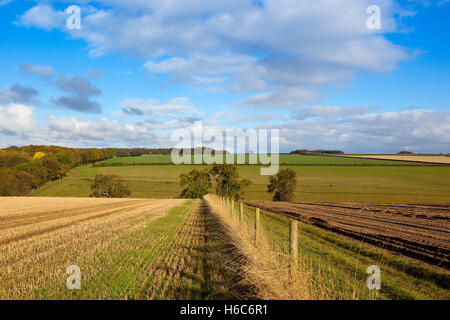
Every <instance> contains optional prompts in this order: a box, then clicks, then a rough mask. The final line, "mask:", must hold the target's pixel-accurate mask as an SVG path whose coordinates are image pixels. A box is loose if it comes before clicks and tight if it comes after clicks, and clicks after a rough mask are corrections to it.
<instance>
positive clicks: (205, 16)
mask: <svg viewBox="0 0 450 320" xmlns="http://www.w3.org/2000/svg"><path fill="white" fill-rule="evenodd" d="M69 5H78V6H80V8H81V29H80V30H69V29H67V27H66V20H67V18H68V16H69V15H68V14H66V13H65V12H64V10H65V9H66V8H67V7H68V6H69ZM370 5H377V6H379V7H380V10H381V29H376V30H369V29H368V28H367V26H366V20H367V18H368V17H369V14H367V12H366V9H367V7H368V6H370ZM0 13H1V14H0V37H1V41H0V70H1V71H2V72H1V74H0V138H1V140H0V141H1V142H0V147H6V146H9V145H27V144H56V145H65V146H69V147H88V146H95V147H138V146H142V147H168V146H173V145H174V142H173V141H171V139H170V135H171V132H173V130H175V129H178V128H190V127H191V126H192V123H193V122H194V121H196V120H203V124H204V126H205V127H210V128H218V129H219V130H223V129H225V128H243V129H247V128H255V129H258V128H276V129H280V150H281V151H283V152H288V151H290V150H293V149H298V148H308V149H310V148H321V149H342V150H344V151H346V152H353V153H356V152H361V153H364V152H398V151H400V150H410V151H416V152H445V153H447V152H450V108H449V102H450V33H449V30H450V21H449V19H448V17H449V16H450V1H446V0H440V1H425V0H424V1H419V0H416V1H394V0H380V1H378V0H371V1H369V0H367V1H366V0H343V1H335V0H318V1H306V0H278V1H275V0H266V1H260V2H258V3H256V2H254V1H241V0H239V1H238V0H229V1H213V0H209V1H206V0H183V1H174V0H167V1H164V2H163V3H161V2H160V1H138V0H130V1H126V2H122V1H119V0H99V1H89V0H83V1H7V0H0Z"/></svg>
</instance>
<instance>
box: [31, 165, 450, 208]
mask: <svg viewBox="0 0 450 320" xmlns="http://www.w3.org/2000/svg"><path fill="white" fill-rule="evenodd" d="M194 168H197V169H198V167H196V166H164V165H162V166H158V165H154V166H126V167H104V168H90V167H88V166H83V167H79V168H76V169H74V170H72V172H71V173H70V174H69V176H68V177H66V178H64V179H63V180H59V181H56V182H53V183H50V184H48V185H46V186H45V187H43V188H41V189H40V190H38V191H37V192H35V194H34V195H36V196H55V197H58V196H62V197H65V196H75V197H88V196H89V194H90V189H89V185H90V183H91V182H92V181H93V178H94V176H95V174H96V173H98V172H101V173H113V174H117V175H120V176H122V177H124V178H125V179H127V180H128V181H129V183H130V187H131V191H132V193H131V196H132V197H135V198H167V197H177V196H178V195H179V194H180V192H181V187H180V185H179V176H180V174H181V173H186V172H188V171H190V170H192V169H194ZM281 168H291V169H292V170H294V171H296V172H297V177H298V178H297V190H296V192H295V200H296V201H301V202H373V203H448V201H449V200H448V199H449V196H450V182H449V181H450V167H357V166H355V167H326V166H325V167H323V166H308V167H301V166H300V167H299V166H292V167H289V166H282V167H281ZM239 170H240V173H241V175H242V176H243V177H244V178H247V179H249V180H250V181H252V185H250V186H249V187H248V188H247V189H246V190H245V191H246V192H245V197H246V199H248V200H270V199H271V198H270V195H269V194H268V193H267V192H266V188H267V183H268V179H269V178H268V177H267V176H261V175H260V169H259V167H258V166H240V167H239Z"/></svg>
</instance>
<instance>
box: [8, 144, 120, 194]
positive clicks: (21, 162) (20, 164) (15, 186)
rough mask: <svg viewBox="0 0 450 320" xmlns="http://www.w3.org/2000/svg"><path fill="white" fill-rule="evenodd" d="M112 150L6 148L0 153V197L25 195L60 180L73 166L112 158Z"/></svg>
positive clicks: (34, 147)
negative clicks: (50, 182)
mask: <svg viewBox="0 0 450 320" xmlns="http://www.w3.org/2000/svg"><path fill="white" fill-rule="evenodd" d="M114 155H115V150H114V149H70V148H64V147H57V146H26V147H9V148H6V149H1V150H0V196H21V195H27V194H28V193H30V192H31V191H32V190H33V189H36V188H39V187H41V186H42V185H43V184H45V183H47V182H49V181H53V180H57V179H61V178H62V177H63V176H64V175H66V173H67V172H68V171H69V170H70V169H72V168H74V167H77V166H80V165H83V164H88V163H94V162H96V161H101V160H105V159H109V158H112V157H113V156H114Z"/></svg>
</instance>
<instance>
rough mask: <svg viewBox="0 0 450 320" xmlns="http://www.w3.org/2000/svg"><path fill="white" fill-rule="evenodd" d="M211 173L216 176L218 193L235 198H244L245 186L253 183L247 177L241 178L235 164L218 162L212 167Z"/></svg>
mask: <svg viewBox="0 0 450 320" xmlns="http://www.w3.org/2000/svg"><path fill="white" fill-rule="evenodd" d="M211 174H212V175H213V176H215V177H216V193H217V194H218V195H219V196H224V197H229V198H233V199H234V200H240V199H243V197H244V188H245V187H247V186H249V185H250V184H251V182H250V181H249V180H247V179H240V177H239V170H238V168H237V167H236V166H235V165H231V164H216V165H214V166H213V167H212V168H211Z"/></svg>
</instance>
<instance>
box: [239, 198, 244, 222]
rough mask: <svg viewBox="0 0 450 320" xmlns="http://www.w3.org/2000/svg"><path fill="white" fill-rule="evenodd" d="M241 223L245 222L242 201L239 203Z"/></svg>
mask: <svg viewBox="0 0 450 320" xmlns="http://www.w3.org/2000/svg"><path fill="white" fill-rule="evenodd" d="M239 221H240V222H241V223H242V222H244V203H243V202H242V201H240V202H239Z"/></svg>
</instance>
